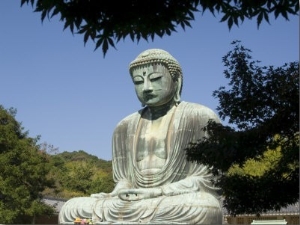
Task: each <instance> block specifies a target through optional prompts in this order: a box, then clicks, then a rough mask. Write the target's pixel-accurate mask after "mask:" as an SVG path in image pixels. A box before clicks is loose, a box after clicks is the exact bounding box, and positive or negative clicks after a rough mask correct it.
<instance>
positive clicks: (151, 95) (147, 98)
mask: <svg viewBox="0 0 300 225" xmlns="http://www.w3.org/2000/svg"><path fill="white" fill-rule="evenodd" d="M155 97H156V95H154V94H144V99H146V100H149V99H152V98H155Z"/></svg>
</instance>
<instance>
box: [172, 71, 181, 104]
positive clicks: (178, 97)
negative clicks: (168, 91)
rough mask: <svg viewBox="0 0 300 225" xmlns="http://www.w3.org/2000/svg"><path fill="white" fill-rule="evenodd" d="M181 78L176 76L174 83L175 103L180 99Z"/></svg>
mask: <svg viewBox="0 0 300 225" xmlns="http://www.w3.org/2000/svg"><path fill="white" fill-rule="evenodd" d="M181 82H182V81H181V79H180V77H178V79H177V80H176V81H175V85H176V91H175V95H174V102H175V104H176V105H178V104H179V103H180V101H181V96H180V95H181V85H182V83H181Z"/></svg>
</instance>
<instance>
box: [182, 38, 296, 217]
mask: <svg viewBox="0 0 300 225" xmlns="http://www.w3.org/2000/svg"><path fill="white" fill-rule="evenodd" d="M232 44H233V45H234V49H233V50H232V51H230V52H229V53H228V54H226V55H225V56H224V57H223V63H224V66H225V67H226V68H227V69H226V70H225V71H224V74H225V77H226V78H227V79H229V83H228V89H226V88H225V87H220V88H219V89H218V90H216V91H214V93H213V96H214V97H215V98H218V99H219V106H218V108H217V110H218V113H219V115H220V117H221V119H223V120H226V119H228V123H229V125H231V126H224V125H222V124H217V123H214V122H210V123H209V124H208V125H207V126H206V127H205V128H204V129H205V130H206V131H207V133H208V134H209V137H208V138H205V139H203V140H199V141H198V142H197V143H191V145H190V146H189V147H188V148H187V149H186V153H187V158H188V160H191V161H196V162H198V163H203V164H206V165H209V166H213V172H214V173H215V174H218V175H219V179H218V180H217V182H216V185H217V186H219V187H221V188H222V191H223V196H224V198H225V200H224V206H225V207H226V208H227V210H228V212H229V213H230V214H233V215H236V214H243V213H254V214H260V213H262V212H266V211H267V210H279V209H280V208H281V207H285V206H287V205H288V204H293V203H295V202H297V201H298V200H299V62H290V63H286V64H284V65H283V66H281V67H277V68H276V67H274V66H268V67H267V66H263V67H261V66H259V65H258V64H259V61H253V60H252V57H251V55H250V53H251V50H249V49H247V48H245V47H244V46H243V45H241V43H240V41H235V42H233V43H232Z"/></svg>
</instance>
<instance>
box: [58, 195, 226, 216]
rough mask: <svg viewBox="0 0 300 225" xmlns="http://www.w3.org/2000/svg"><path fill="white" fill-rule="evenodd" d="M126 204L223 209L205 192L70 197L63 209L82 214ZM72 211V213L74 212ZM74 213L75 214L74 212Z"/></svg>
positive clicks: (133, 205) (131, 206)
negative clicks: (126, 198) (130, 197)
mask: <svg viewBox="0 0 300 225" xmlns="http://www.w3.org/2000/svg"><path fill="white" fill-rule="evenodd" d="M124 206H126V209H128V210H134V209H139V210H141V209H143V208H144V209H147V210H151V209H152V208H153V210H154V209H155V210H156V211H157V210H159V209H161V210H163V211H166V210H168V209H172V208H177V207H179V208H185V207H187V208H202V209H206V210H209V209H213V210H221V208H220V203H219V201H218V200H217V199H216V197H214V196H213V195H211V194H209V193H205V192H193V193H185V194H181V195H174V196H160V197H157V198H151V199H143V200H140V201H131V202H129V201H123V200H120V199H119V198H118V197H112V198H106V199H100V198H94V197H77V198H73V199H70V200H69V201H68V202H67V203H66V204H65V205H64V206H63V210H64V211H65V212H68V211H73V213H75V214H76V213H78V214H79V215H78V216H80V214H91V215H92V212H93V211H94V212H97V211H98V210H97V209H99V210H100V211H101V208H103V209H104V208H106V209H107V210H108V211H110V210H118V209H120V210H121V209H123V208H124ZM73 213H72V214H73ZM73 215H74V214H73Z"/></svg>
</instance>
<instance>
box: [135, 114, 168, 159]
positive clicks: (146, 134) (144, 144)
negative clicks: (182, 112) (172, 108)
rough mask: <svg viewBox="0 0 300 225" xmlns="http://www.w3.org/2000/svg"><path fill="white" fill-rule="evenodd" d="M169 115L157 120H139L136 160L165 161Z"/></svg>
mask: <svg viewBox="0 0 300 225" xmlns="http://www.w3.org/2000/svg"><path fill="white" fill-rule="evenodd" d="M170 120H171V118H170V115H165V116H164V117H162V118H160V119H158V120H155V121H153V120H149V119H141V121H140V128H139V135H138V136H137V137H138V138H137V139H136V159H137V161H141V160H143V159H145V158H149V160H151V158H154V159H155V158H159V159H164V160H165V159H167V155H168V154H167V144H168V142H167V140H168V131H169V127H170Z"/></svg>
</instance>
